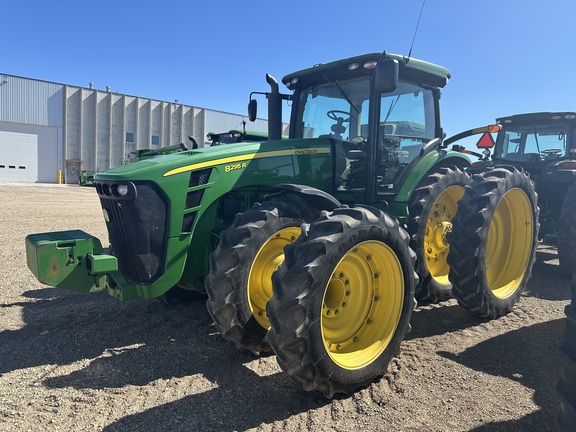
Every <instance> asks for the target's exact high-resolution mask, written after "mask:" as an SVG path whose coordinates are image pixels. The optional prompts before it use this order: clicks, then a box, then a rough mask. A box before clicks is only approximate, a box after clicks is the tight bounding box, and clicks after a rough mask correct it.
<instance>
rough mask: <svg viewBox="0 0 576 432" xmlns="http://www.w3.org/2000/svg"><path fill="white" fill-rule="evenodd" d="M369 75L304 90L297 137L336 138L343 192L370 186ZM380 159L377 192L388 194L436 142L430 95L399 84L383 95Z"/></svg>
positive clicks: (432, 101)
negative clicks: (342, 157)
mask: <svg viewBox="0 0 576 432" xmlns="http://www.w3.org/2000/svg"><path fill="white" fill-rule="evenodd" d="M369 100H370V76H363V77H356V78H354V79H349V80H342V81H332V80H330V79H329V78H326V82H325V83H322V84H320V85H317V86H314V87H310V88H305V89H302V90H300V92H299V95H298V99H297V102H296V103H297V107H296V116H295V118H294V120H295V130H294V133H295V138H300V137H302V138H332V139H334V140H337V143H336V147H337V151H338V152H339V153H341V154H343V155H345V158H346V160H345V163H344V162H343V163H340V164H338V166H340V167H346V168H345V169H344V171H343V172H342V173H339V175H340V177H339V178H340V180H341V181H342V187H343V188H353V189H357V188H364V187H365V186H366V181H367V179H366V176H365V174H366V169H365V164H366V161H365V151H366V148H367V145H369V144H370V143H371V138H372V137H371V136H370V133H371V131H372V130H374V128H370V127H369V124H368V122H369V118H370V116H369V109H370V103H369ZM377 118H378V119H379V131H378V143H376V144H377V145H376V146H375V154H376V155H377V158H378V160H377V167H378V169H377V175H378V178H379V179H380V182H381V185H380V186H379V190H386V191H389V190H390V189H392V188H393V184H394V183H395V182H396V180H397V179H398V177H399V176H400V175H401V173H402V171H403V170H404V168H405V167H406V166H407V165H408V164H409V163H410V162H411V161H412V160H414V158H416V157H417V156H418V155H419V153H420V150H421V149H422V147H423V146H424V144H426V143H427V142H428V141H430V140H431V139H433V138H435V131H436V118H435V104H434V94H433V92H432V90H429V89H425V88H422V87H420V86H417V85H414V84H410V83H407V82H402V81H401V82H399V83H398V86H397V88H396V90H395V91H394V92H392V93H385V94H382V95H381V102H380V113H379V114H378V117H377Z"/></svg>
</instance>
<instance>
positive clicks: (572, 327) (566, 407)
mask: <svg viewBox="0 0 576 432" xmlns="http://www.w3.org/2000/svg"><path fill="white" fill-rule="evenodd" d="M566 318H567V320H566V330H565V331H564V343H563V345H562V357H561V363H560V382H559V383H558V387H557V392H558V398H559V399H560V415H559V416H558V426H559V427H560V430H561V431H565V432H576V274H573V276H572V303H571V304H570V305H568V306H566Z"/></svg>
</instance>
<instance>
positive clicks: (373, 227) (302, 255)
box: [267, 206, 418, 398]
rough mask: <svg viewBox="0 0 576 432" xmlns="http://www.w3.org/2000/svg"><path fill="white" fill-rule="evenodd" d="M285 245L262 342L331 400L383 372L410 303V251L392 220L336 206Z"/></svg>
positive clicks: (402, 332) (306, 385) (395, 347)
mask: <svg viewBox="0 0 576 432" xmlns="http://www.w3.org/2000/svg"><path fill="white" fill-rule="evenodd" d="M305 228H306V226H304V227H303V232H302V234H301V236H300V238H299V239H298V240H297V241H296V242H294V243H293V244H291V245H287V246H286V249H285V252H286V259H285V261H284V263H283V264H282V265H281V266H280V268H279V270H278V271H276V272H275V273H274V275H273V278H272V280H273V285H274V296H273V297H272V299H271V300H270V301H269V302H268V307H267V310H268V316H269V318H270V323H271V325H272V329H271V331H270V332H269V341H270V345H271V346H272V348H273V350H274V352H275V353H276V356H277V360H278V363H279V365H280V367H281V368H282V369H283V370H284V371H285V372H286V373H287V374H288V375H289V376H290V377H291V378H292V379H293V380H294V381H295V382H296V383H297V384H299V385H300V386H302V388H304V389H305V390H307V391H319V392H322V393H323V394H324V396H325V397H327V398H331V397H333V396H334V394H336V393H342V394H350V393H352V392H354V391H355V390H356V389H358V388H362V387H366V386H368V385H369V384H370V383H372V382H373V381H374V380H375V379H376V378H378V377H380V376H382V375H383V374H384V373H385V372H386V368H387V366H388V363H389V362H390V360H391V359H392V357H393V356H395V355H397V354H398V353H399V350H400V342H401V341H402V340H403V339H404V336H405V335H406V333H407V332H408V330H409V321H410V316H411V314H412V311H413V309H414V307H415V300H414V289H415V286H416V283H417V280H418V277H417V276H416V274H415V272H414V261H415V255H414V253H413V252H412V251H411V250H410V248H409V237H408V234H407V233H406V232H405V231H404V230H403V229H401V228H400V227H399V225H398V223H397V221H396V220H395V219H394V218H392V217H390V216H389V215H386V214H384V213H383V212H381V211H379V210H376V209H372V208H368V207H360V206H359V207H354V208H346V207H344V208H338V209H336V210H334V211H333V212H331V213H328V212H323V214H322V216H321V217H320V218H319V219H318V220H316V221H315V222H313V223H312V224H311V225H310V226H309V227H307V229H305Z"/></svg>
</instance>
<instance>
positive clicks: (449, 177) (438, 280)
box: [408, 166, 472, 302]
mask: <svg viewBox="0 0 576 432" xmlns="http://www.w3.org/2000/svg"><path fill="white" fill-rule="evenodd" d="M471 182H472V177H471V176H470V175H469V174H468V173H467V172H465V171H464V170H462V169H461V168H458V167H455V166H454V167H440V168H437V169H436V171H435V172H432V173H430V174H429V175H428V176H426V177H425V178H423V179H422V180H421V181H420V183H419V184H418V187H417V188H416V189H415V190H414V193H413V194H412V198H411V199H410V211H409V213H410V220H409V221H408V233H409V234H410V237H411V239H410V247H411V248H412V249H413V250H414V251H415V252H416V273H417V274H418V276H419V277H420V281H421V283H422V290H421V292H420V293H419V294H418V295H417V298H418V299H427V300H430V301H431V302H439V301H443V300H447V299H449V298H450V297H452V284H451V283H450V281H449V279H448V273H449V271H450V267H449V266H448V263H447V261H446V258H447V257H448V252H449V251H450V245H449V244H448V240H447V235H448V234H449V233H450V232H451V231H452V218H453V217H454V215H455V214H456V210H457V209H458V200H460V199H461V198H462V196H463V195H464V187H465V186H466V185H468V184H470V183H471Z"/></svg>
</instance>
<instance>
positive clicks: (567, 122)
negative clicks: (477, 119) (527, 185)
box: [492, 112, 576, 178]
mask: <svg viewBox="0 0 576 432" xmlns="http://www.w3.org/2000/svg"><path fill="white" fill-rule="evenodd" d="M496 121H497V123H498V124H500V125H501V126H502V129H501V130H500V132H499V133H498V135H497V137H496V143H495V147H494V150H493V155H492V160H493V161H494V163H495V164H512V165H519V166H521V167H522V168H524V169H525V170H527V171H528V172H529V173H530V174H531V176H532V177H538V178H540V177H541V176H542V175H543V174H544V173H545V172H546V171H550V170H552V171H557V170H558V169H562V166H563V162H565V161H567V160H573V159H574V158H576V142H575V138H574V129H575V127H576V113H571V112H561V113H544V112H543V113H529V114H519V115H514V116H509V117H501V118H498V119H496ZM570 165H571V166H570V168H571V169H573V168H574V167H573V166H572V165H573V163H572V162H571V163H570Z"/></svg>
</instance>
